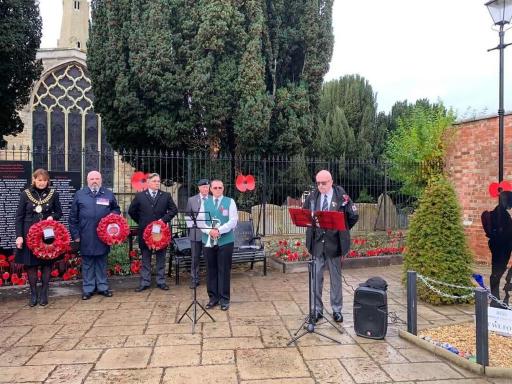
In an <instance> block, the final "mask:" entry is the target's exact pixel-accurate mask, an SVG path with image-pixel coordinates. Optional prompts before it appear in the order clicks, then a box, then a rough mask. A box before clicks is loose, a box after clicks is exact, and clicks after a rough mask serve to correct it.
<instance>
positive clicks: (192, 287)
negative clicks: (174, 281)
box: [188, 281, 199, 289]
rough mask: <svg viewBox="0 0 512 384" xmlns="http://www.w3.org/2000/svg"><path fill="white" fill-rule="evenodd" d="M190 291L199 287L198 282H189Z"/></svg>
mask: <svg viewBox="0 0 512 384" xmlns="http://www.w3.org/2000/svg"><path fill="white" fill-rule="evenodd" d="M188 287H189V288H190V289H194V288H196V287H199V281H198V282H194V281H191V282H190V285H189V286H188Z"/></svg>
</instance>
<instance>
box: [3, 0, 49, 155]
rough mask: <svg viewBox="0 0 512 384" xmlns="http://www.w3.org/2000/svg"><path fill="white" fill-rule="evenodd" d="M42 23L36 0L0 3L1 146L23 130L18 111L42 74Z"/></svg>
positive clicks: (9, 0) (6, 0) (13, 0)
mask: <svg viewBox="0 0 512 384" xmlns="http://www.w3.org/2000/svg"><path fill="white" fill-rule="evenodd" d="M41 28H42V20H41V16H40V15H39V5H38V2H36V1H35V0H1V1H0V73H1V74H2V75H1V76H0V147H5V145H6V144H7V142H6V141H5V139H4V136H6V135H16V134H18V133H21V132H22V131H23V122H22V121H21V119H20V117H19V116H18V112H17V111H18V110H19V109H21V108H22V107H23V106H24V105H25V104H27V102H28V100H29V97H30V91H31V89H32V84H33V82H34V81H36V80H37V79H38V78H39V76H40V75H41V71H42V68H43V67H42V64H41V61H40V60H36V53H37V49H38V48H39V45H40V44H41Z"/></svg>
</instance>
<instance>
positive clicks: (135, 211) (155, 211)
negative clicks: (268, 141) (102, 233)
mask: <svg viewBox="0 0 512 384" xmlns="http://www.w3.org/2000/svg"><path fill="white" fill-rule="evenodd" d="M177 213H178V208H177V207H176V204H174V200H173V199H172V196H171V194H170V193H169V192H164V191H160V190H159V191H158V193H157V195H156V198H155V199H153V198H152V197H151V195H150V194H149V191H148V190H146V191H143V192H138V193H137V194H136V195H135V198H134V199H133V201H132V203H131V204H130V208H128V214H129V215H130V217H131V218H132V219H133V220H134V221H135V222H136V223H137V224H138V226H139V228H138V238H139V247H140V248H141V249H142V248H147V246H146V243H145V242H144V239H143V238H142V235H143V233H144V229H146V227H147V225H148V224H149V223H151V222H152V221H155V220H162V221H164V222H166V223H169V222H170V221H171V220H172V218H173V217H174V216H176V214H177Z"/></svg>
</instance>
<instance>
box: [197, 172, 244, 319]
mask: <svg viewBox="0 0 512 384" xmlns="http://www.w3.org/2000/svg"><path fill="white" fill-rule="evenodd" d="M210 185H211V186H210V190H211V192H212V196H210V197H209V198H208V199H207V200H206V201H203V202H202V203H201V210H200V212H199V214H198V216H197V221H198V222H204V223H205V225H204V226H203V228H201V231H202V232H203V235H202V241H203V245H204V247H203V252H204V256H205V257H206V266H207V268H208V275H207V281H206V288H207V290H208V297H209V298H210V300H209V301H208V304H206V309H210V308H213V307H215V306H216V305H218V304H220V309H221V310H223V311H227V310H228V309H229V297H230V291H231V287H230V283H231V260H232V257H233V246H234V243H235V236H234V229H235V227H236V223H237V222H238V210H237V208H236V204H235V201H234V200H233V199H231V198H229V197H226V196H224V194H223V193H224V184H223V183H222V181H221V180H212V182H211V184H210ZM203 220H204V221H203Z"/></svg>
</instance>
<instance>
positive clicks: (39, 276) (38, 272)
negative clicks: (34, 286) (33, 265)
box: [37, 270, 43, 280]
mask: <svg viewBox="0 0 512 384" xmlns="http://www.w3.org/2000/svg"><path fill="white" fill-rule="evenodd" d="M42 275H43V274H42V273H41V271H40V270H37V279H38V280H41V276H42Z"/></svg>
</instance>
